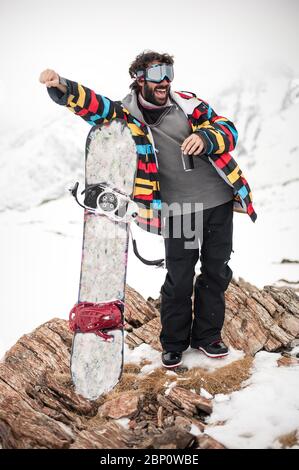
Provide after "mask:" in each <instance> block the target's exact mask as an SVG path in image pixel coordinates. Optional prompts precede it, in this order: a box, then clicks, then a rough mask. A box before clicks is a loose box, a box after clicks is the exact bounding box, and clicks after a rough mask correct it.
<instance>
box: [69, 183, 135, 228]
mask: <svg viewBox="0 0 299 470" xmlns="http://www.w3.org/2000/svg"><path fill="white" fill-rule="evenodd" d="M78 189H79V182H78V181H77V182H76V183H75V185H74V186H73V187H72V188H70V190H69V191H70V193H71V194H72V196H73V197H74V198H75V200H76V202H77V203H78V204H79V206H81V207H83V208H84V209H86V210H87V211H88V212H92V213H93V214H96V215H105V216H106V217H108V218H109V219H111V220H113V221H114V222H126V223H127V222H129V221H130V220H131V219H133V218H135V217H136V216H137V215H138V207H137V204H136V203H135V202H134V201H132V199H131V198H130V197H129V196H127V195H126V194H123V193H121V192H120V191H119V190H117V189H115V188H112V187H110V186H108V185H107V184H106V183H97V184H91V185H89V186H87V187H86V188H85V189H84V190H83V191H82V192H81V195H85V197H84V202H83V203H81V202H80V201H79V199H78Z"/></svg>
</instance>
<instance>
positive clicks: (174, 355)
mask: <svg viewBox="0 0 299 470" xmlns="http://www.w3.org/2000/svg"><path fill="white" fill-rule="evenodd" d="M182 356H183V353H182V352H181V351H179V352H173V351H163V352H162V364H163V366H164V367H167V368H168V369H171V368H172V367H178V366H180V365H181V364H182Z"/></svg>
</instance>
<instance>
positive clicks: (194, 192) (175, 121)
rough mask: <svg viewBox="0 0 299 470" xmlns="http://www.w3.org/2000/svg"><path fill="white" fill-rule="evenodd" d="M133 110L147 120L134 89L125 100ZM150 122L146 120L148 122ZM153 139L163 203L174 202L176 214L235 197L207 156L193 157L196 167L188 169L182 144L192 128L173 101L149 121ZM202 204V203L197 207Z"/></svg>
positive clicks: (134, 113) (142, 119) (204, 207)
mask: <svg viewBox="0 0 299 470" xmlns="http://www.w3.org/2000/svg"><path fill="white" fill-rule="evenodd" d="M122 103H123V105H124V106H125V107H126V108H127V109H128V110H129V111H130V113H131V114H132V115H133V116H135V117H136V118H137V119H139V120H140V121H142V122H145V119H144V117H143V115H142V113H141V111H140V109H139V107H138V104H137V96H136V94H135V93H134V92H133V93H131V94H129V95H127V96H126V97H125V98H124V99H123V100H122ZM146 124H147V123H146ZM148 127H150V129H151V131H152V135H153V139H154V144H155V149H156V154H157V160H158V171H159V179H160V190H161V198H162V202H163V203H167V204H173V203H177V204H175V205H174V206H173V207H174V210H173V214H176V213H180V212H181V213H185V214H186V213H189V212H193V211H194V210H198V209H200V208H201V207H203V209H209V208H211V207H216V206H218V205H220V204H224V203H225V202H228V201H230V200H231V199H233V189H232V187H230V186H229V185H228V184H227V183H226V182H225V181H224V180H223V178H221V177H220V176H219V174H218V173H217V171H216V170H215V168H214V167H213V166H212V165H211V164H210V163H209V162H207V161H205V158H206V157H205V155H203V156H201V155H199V156H194V157H193V161H194V169H193V170H192V171H185V170H184V168H183V163H182V159H181V145H182V143H183V141H184V140H185V139H186V137H188V136H189V135H190V134H191V133H192V130H191V128H190V126H189V124H188V121H187V118H186V116H185V114H184V112H183V110H182V109H180V108H179V106H178V105H177V104H176V103H174V102H172V104H171V107H169V108H168V109H167V110H166V112H165V113H164V114H163V115H162V118H160V119H158V121H157V122H156V123H155V124H148ZM194 203H201V204H202V206H197V207H196V206H195V205H194Z"/></svg>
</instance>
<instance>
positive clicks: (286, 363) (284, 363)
mask: <svg viewBox="0 0 299 470" xmlns="http://www.w3.org/2000/svg"><path fill="white" fill-rule="evenodd" d="M298 364H299V359H298V358H297V357H293V356H289V357H285V356H282V357H280V358H279V359H278V360H277V365H278V367H290V366H296V365H298Z"/></svg>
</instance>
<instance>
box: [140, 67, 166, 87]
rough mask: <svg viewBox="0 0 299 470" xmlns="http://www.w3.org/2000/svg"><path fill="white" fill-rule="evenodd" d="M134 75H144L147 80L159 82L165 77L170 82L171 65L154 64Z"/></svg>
mask: <svg viewBox="0 0 299 470" xmlns="http://www.w3.org/2000/svg"><path fill="white" fill-rule="evenodd" d="M136 75H137V77H138V78H139V77H144V78H145V80H147V81H149V82H155V83H160V82H162V80H164V79H165V78H167V80H169V81H170V82H172V80H173V77H174V73H173V66H172V65H171V64H155V65H152V66H151V67H149V68H147V69H145V70H139V71H138V72H137V74H136Z"/></svg>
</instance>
